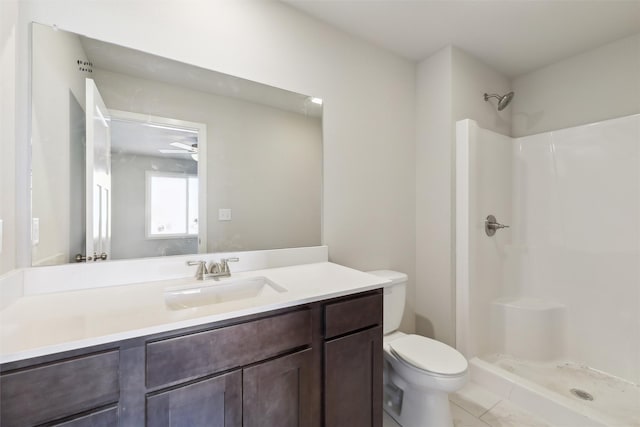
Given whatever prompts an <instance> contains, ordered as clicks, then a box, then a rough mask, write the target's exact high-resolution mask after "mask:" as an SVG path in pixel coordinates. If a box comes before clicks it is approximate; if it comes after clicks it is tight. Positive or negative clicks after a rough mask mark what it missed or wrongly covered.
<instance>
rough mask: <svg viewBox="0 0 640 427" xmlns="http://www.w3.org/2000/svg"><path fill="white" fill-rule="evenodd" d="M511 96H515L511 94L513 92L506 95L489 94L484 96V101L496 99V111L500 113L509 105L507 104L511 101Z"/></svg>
mask: <svg viewBox="0 0 640 427" xmlns="http://www.w3.org/2000/svg"><path fill="white" fill-rule="evenodd" d="M513 95H515V94H514V93H513V91H511V92H509V93H507V94H506V95H502V96H500V95H496V94H495V93H492V94H491V95H489V94H486V93H485V94H484V100H485V101H488V100H489V98H497V99H498V111H502V110H504V109H505V108H507V105H509V103H510V102H511V100H512V99H513Z"/></svg>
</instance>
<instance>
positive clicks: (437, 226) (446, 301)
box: [415, 46, 511, 345]
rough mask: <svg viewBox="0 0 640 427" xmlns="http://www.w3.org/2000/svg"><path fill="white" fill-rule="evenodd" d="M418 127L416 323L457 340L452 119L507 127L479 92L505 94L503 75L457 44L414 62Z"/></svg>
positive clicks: (505, 114) (504, 115) (506, 117)
mask: <svg viewBox="0 0 640 427" xmlns="http://www.w3.org/2000/svg"><path fill="white" fill-rule="evenodd" d="M417 84H418V88H417V97H418V98H417V107H416V108H417V114H418V121H417V128H416V150H417V152H416V173H417V182H416V212H417V215H416V298H415V306H416V307H415V311H416V330H417V332H418V333H420V334H422V335H426V336H429V337H434V338H436V339H438V340H440V341H443V342H445V343H448V344H450V345H455V319H456V307H455V306H456V293H455V255H456V254H455V225H456V224H455V220H456V218H455V214H456V210H455V209H456V208H455V187H456V183H455V128H454V126H455V122H456V121H457V120H462V119H465V118H469V117H471V118H473V119H475V120H477V121H478V122H479V123H481V125H482V126H485V127H486V128H488V129H492V130H495V131H496V132H501V133H505V134H509V130H510V127H511V116H510V112H509V111H506V110H503V111H502V112H500V113H498V112H497V111H496V108H495V104H490V103H487V102H485V101H484V98H483V94H484V92H496V93H504V92H507V91H508V90H509V87H510V84H509V80H508V79H507V78H506V77H505V76H503V75H501V74H500V73H497V72H496V71H494V70H492V69H491V68H490V67H488V66H487V65H485V64H484V63H482V62H481V61H479V60H478V59H476V58H474V57H473V56H471V55H469V54H467V53H466V52H464V51H462V50H461V49H458V48H456V47H452V46H449V47H446V48H444V49H442V50H440V51H439V52H437V53H436V54H435V55H433V56H431V57H430V58H427V59H426V60H424V61H422V62H421V63H420V64H418V75H417Z"/></svg>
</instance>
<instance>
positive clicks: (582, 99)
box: [512, 34, 640, 137]
mask: <svg viewBox="0 0 640 427" xmlns="http://www.w3.org/2000/svg"><path fill="white" fill-rule="evenodd" d="M513 90H515V92H516V96H515V98H514V99H513V112H512V114H513V132H512V134H513V136H516V137H517V136H525V135H533V134H536V133H540V132H546V131H550V130H555V129H563V128H566V127H571V126H578V125H582V124H587V123H594V122H598V121H601V120H606V119H613V118H616V117H622V116H628V115H631V114H636V113H640V34H636V35H634V36H631V37H627V38H624V39H621V40H618V41H616V42H613V43H609V44H607V45H604V46H602V47H600V48H597V49H593V50H589V51H587V52H584V53H582V54H580V55H576V56H573V57H570V58H567V59H564V60H562V61H558V62H556V63H554V64H551V65H549V66H547V67H544V68H541V69H539V70H536V71H532V72H530V73H527V74H524V75H522V76H519V77H517V78H515V79H514V80H513Z"/></svg>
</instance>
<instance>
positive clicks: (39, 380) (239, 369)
mask: <svg viewBox="0 0 640 427" xmlns="http://www.w3.org/2000/svg"><path fill="white" fill-rule="evenodd" d="M381 325H382V293H381V291H379V290H378V291H370V292H365V293H361V294H356V295H352V296H348V297H343V298H339V299H334V300H328V301H321V302H317V303H312V304H307V305H304V306H299V307H294V308H291V309H284V310H277V311H274V312H268V313H260V314H256V315H252V316H246V317H244V318H240V319H232V320H229V321H224V322H217V323H212V324H208V325H201V326H197V327H191V328H185V329H183V330H179V331H172V332H167V333H162V334H157V335H153V336H148V337H141V338H135V339H131V340H127V341H121V342H117V343H112V344H110V345H101V346H98V347H93V348H91V349H83V350H73V351H71V352H68V353H63V354H59V355H48V356H42V357H39V358H35V359H31V360H23V361H19V362H12V363H7V364H4V365H2V366H1V367H0V400H1V407H0V425H1V426H2V427H13V426H20V427H22V426H42V425H47V426H54V425H55V426H65V427H85V426H87V427H89V426H91V427H109V426H135V427H139V426H143V425H146V426H149V427H165V426H166V427H169V426H170V427H182V426H184V427H199V426H207V427H218V426H219V427H232V426H233V427H236V426H237V427H240V426H247V427H322V426H327V427H340V426H349V427H360V426H362V427H364V426H366V427H381V426H382V397H381V393H382V332H381Z"/></svg>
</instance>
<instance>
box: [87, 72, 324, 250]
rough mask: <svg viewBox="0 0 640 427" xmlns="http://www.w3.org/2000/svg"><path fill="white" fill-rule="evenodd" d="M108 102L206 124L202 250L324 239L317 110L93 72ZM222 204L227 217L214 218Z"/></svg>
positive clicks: (291, 244)
mask: <svg viewBox="0 0 640 427" xmlns="http://www.w3.org/2000/svg"><path fill="white" fill-rule="evenodd" d="M94 74H95V78H96V82H97V84H98V86H99V88H100V91H101V93H102V96H103V98H104V100H105V103H106V105H107V107H109V108H115V109H118V110H127V111H131V112H135V113H143V114H152V115H156V116H162V117H168V118H172V119H181V120H187V121H191V122H199V123H204V124H206V125H207V150H206V151H207V159H206V160H207V162H206V168H207V252H224V251H238V250H258V249H276V248H292V247H304V246H317V245H320V244H321V235H320V234H321V213H322V210H321V209H322V208H321V190H322V128H321V125H322V123H321V120H320V119H319V118H317V117H311V116H305V115H303V114H298V113H293V112H288V111H283V110H280V109H277V108H273V107H268V106H266V105H261V104H255V103H251V102H247V101H242V100H239V99H233V98H227V97H222V96H216V95H212V94H208V93H204V92H198V91H193V90H189V89H185V88H181V87H178V86H174V85H168V84H165V83H159V82H154V81H149V80H142V79H138V78H133V77H129V76H125V75H122V74H117V73H112V72H104V71H97V72H95V73H94ZM220 208H225V209H231V210H232V220H231V221H218V210H219V209H220Z"/></svg>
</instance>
